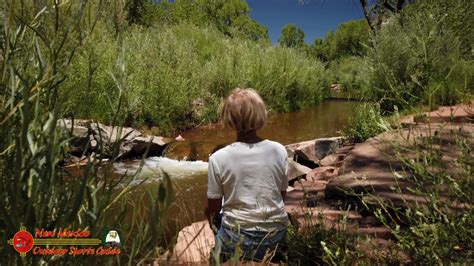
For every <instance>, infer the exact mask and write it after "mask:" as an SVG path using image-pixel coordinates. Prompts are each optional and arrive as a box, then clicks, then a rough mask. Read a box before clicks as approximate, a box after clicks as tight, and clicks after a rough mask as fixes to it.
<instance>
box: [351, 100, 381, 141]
mask: <svg viewBox="0 0 474 266" xmlns="http://www.w3.org/2000/svg"><path fill="white" fill-rule="evenodd" d="M388 130H390V124H389V123H388V122H387V121H386V120H385V119H384V118H383V117H382V115H381V113H380V107H379V105H377V104H372V103H365V104H362V105H361V106H359V107H358V108H357V109H356V111H355V113H354V115H353V116H351V117H350V118H349V125H348V126H347V127H346V128H345V129H344V135H345V136H347V137H348V138H350V139H352V140H353V141H355V142H362V141H364V140H366V139H368V138H371V137H374V136H376V135H378V134H380V133H382V132H384V131H388Z"/></svg>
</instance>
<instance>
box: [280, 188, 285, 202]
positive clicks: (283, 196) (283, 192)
mask: <svg viewBox="0 0 474 266" xmlns="http://www.w3.org/2000/svg"><path fill="white" fill-rule="evenodd" d="M280 193H281V198H282V199H283V200H285V199H286V190H284V191H280Z"/></svg>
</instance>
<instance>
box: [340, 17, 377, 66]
mask: <svg viewBox="0 0 474 266" xmlns="http://www.w3.org/2000/svg"><path fill="white" fill-rule="evenodd" d="M369 38H370V27H369V25H368V24H367V22H366V21H364V20H353V21H349V22H345V23H342V24H340V25H339V27H338V28H337V31H336V36H335V40H334V41H335V48H336V56H337V57H341V56H345V55H364V54H365V50H366V44H367V43H368V42H369Z"/></svg>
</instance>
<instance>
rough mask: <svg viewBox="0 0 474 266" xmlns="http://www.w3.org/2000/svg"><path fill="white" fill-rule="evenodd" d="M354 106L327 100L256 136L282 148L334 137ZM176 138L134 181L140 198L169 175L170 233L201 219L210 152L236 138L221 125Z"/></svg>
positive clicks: (119, 167) (127, 166) (121, 166)
mask: <svg viewBox="0 0 474 266" xmlns="http://www.w3.org/2000/svg"><path fill="white" fill-rule="evenodd" d="M357 104H358V103H356V102H348V101H325V102H323V103H321V104H319V105H318V106H316V107H313V108H309V109H306V110H302V111H299V112H292V113H284V114H271V115H270V116H269V121H268V123H267V125H266V126H265V127H264V128H263V129H262V130H261V131H260V134H261V136H262V137H263V138H267V139H271V140H275V141H278V142H280V143H282V144H284V145H285V144H290V143H296V142H301V141H305V140H311V139H315V138H322V137H332V136H337V135H340V131H341V130H342V129H343V127H344V126H346V125H347V121H348V118H349V117H350V116H351V114H352V113H353V111H354V108H355V106H356V105H357ZM180 135H181V136H182V137H183V138H184V139H185V141H180V142H174V143H171V144H170V145H169V147H168V148H167V150H166V153H165V156H164V157H152V158H148V159H146V160H145V161H144V166H143V168H142V171H141V172H140V175H139V178H138V179H139V180H143V179H146V180H147V181H146V182H145V183H144V184H142V185H141V187H140V188H138V189H137V190H134V192H133V193H137V194H142V193H148V192H150V191H156V187H157V184H158V182H159V180H160V176H161V171H164V172H166V173H168V174H169V176H170V178H171V180H172V181H173V184H174V187H175V193H176V195H175V199H176V201H175V203H174V205H173V207H172V209H171V212H170V213H171V215H170V217H169V219H170V220H169V223H168V224H169V225H170V227H171V230H172V231H174V230H179V228H182V227H184V226H186V225H189V224H191V223H192V222H195V221H199V220H203V219H204V215H203V209H204V207H205V204H206V190H207V158H208V157H209V155H210V154H211V153H212V151H213V150H215V149H216V148H218V147H222V146H223V145H226V144H228V143H231V142H233V141H234V139H235V134H234V132H232V131H230V130H227V129H224V128H222V127H220V126H214V127H209V126H207V127H200V128H196V129H193V130H189V131H185V132H181V133H180ZM139 165H140V161H138V160H136V161H126V162H120V163H116V164H115V165H114V171H115V172H116V173H117V174H124V173H133V172H134V171H136V169H138V167H139ZM143 204H146V202H143Z"/></svg>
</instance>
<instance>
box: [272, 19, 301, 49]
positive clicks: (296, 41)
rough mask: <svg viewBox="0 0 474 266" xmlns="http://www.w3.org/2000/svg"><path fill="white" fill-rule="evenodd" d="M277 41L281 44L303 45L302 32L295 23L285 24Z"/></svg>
mask: <svg viewBox="0 0 474 266" xmlns="http://www.w3.org/2000/svg"><path fill="white" fill-rule="evenodd" d="M278 43H280V45H282V46H286V47H292V48H298V47H302V46H303V45H304V32H303V30H302V29H300V28H298V26H296V25H295V24H287V25H286V26H285V27H283V29H282V30H281V36H280V39H278Z"/></svg>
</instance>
